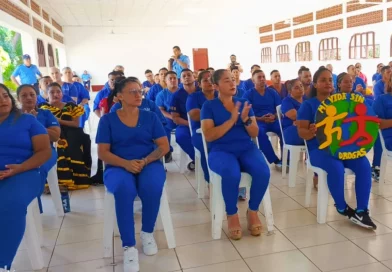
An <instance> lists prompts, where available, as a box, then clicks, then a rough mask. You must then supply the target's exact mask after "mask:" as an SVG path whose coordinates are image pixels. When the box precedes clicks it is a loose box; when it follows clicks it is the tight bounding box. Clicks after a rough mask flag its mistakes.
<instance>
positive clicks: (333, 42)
mask: <svg viewBox="0 0 392 272" xmlns="http://www.w3.org/2000/svg"><path fill="white" fill-rule="evenodd" d="M340 59H341V57H340V48H339V39H338V38H327V39H322V40H321V41H320V45H319V60H321V61H327V60H340Z"/></svg>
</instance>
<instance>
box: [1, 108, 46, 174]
mask: <svg viewBox="0 0 392 272" xmlns="http://www.w3.org/2000/svg"><path fill="white" fill-rule="evenodd" d="M41 134H48V133H47V132H46V129H45V128H44V127H43V126H42V125H41V124H40V123H39V122H38V120H37V119H36V118H35V117H34V116H33V115H31V114H22V115H21V116H19V117H15V114H14V113H11V114H10V115H9V116H8V118H7V119H6V120H4V121H3V122H2V123H1V124H0V135H1V141H0V150H1V152H0V171H2V170H5V169H6V168H5V166H6V165H8V164H21V163H23V162H24V161H26V160H27V159H29V158H30V157H31V156H33V153H34V150H33V143H32V141H31V138H32V137H34V136H36V135H41Z"/></svg>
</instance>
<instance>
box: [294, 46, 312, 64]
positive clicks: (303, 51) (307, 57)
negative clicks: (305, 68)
mask: <svg viewBox="0 0 392 272" xmlns="http://www.w3.org/2000/svg"><path fill="white" fill-rule="evenodd" d="M295 61H312V51H311V50H310V42H299V43H297V45H296V46H295Z"/></svg>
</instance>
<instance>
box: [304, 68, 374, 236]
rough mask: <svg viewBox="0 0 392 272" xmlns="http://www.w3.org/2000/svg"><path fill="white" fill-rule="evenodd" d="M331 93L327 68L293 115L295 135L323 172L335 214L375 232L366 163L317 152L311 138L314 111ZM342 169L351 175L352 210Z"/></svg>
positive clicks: (313, 135)
mask: <svg viewBox="0 0 392 272" xmlns="http://www.w3.org/2000/svg"><path fill="white" fill-rule="evenodd" d="M333 89H334V87H333V80H332V73H331V72H330V71H329V70H328V69H327V68H325V67H320V68H319V70H318V71H317V72H316V73H315V74H314V77H313V88H312V91H311V97H312V98H310V99H309V100H306V101H304V102H303V103H302V105H301V107H300V109H299V110H298V113H297V127H298V134H299V136H300V137H301V138H303V139H304V140H306V142H307V147H308V152H309V156H310V162H311V164H312V165H313V166H316V167H319V168H321V169H323V170H325V171H326V172H327V174H328V175H327V183H328V187H329V191H330V192H331V195H332V197H333V199H334V200H335V206H336V209H337V211H338V213H340V214H341V215H343V216H347V217H348V218H349V219H350V220H351V221H352V222H354V223H355V224H358V225H360V226H362V227H365V228H368V229H376V228H377V226H376V225H375V224H374V223H373V221H372V220H371V218H370V216H369V211H368V205H369V197H370V189H371V186H372V180H371V167H370V164H369V161H368V159H367V158H366V157H361V158H358V159H353V160H339V159H338V158H336V157H332V156H331V155H330V154H328V153H327V152H326V151H324V150H320V149H319V144H318V141H317V140H316V138H315V134H316V127H315V124H314V120H315V115H316V111H317V108H318V107H319V106H320V104H321V102H322V101H324V100H325V99H327V97H328V96H329V95H330V94H331V93H332V92H333ZM344 168H349V169H351V170H352V171H353V172H354V173H355V192H356V196H357V209H356V210H353V209H352V208H351V207H350V206H348V205H347V203H346V200H345V198H344V183H345V179H344Z"/></svg>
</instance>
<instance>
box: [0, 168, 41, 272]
mask: <svg viewBox="0 0 392 272" xmlns="http://www.w3.org/2000/svg"><path fill="white" fill-rule="evenodd" d="M41 188H42V180H41V176H40V173H39V170H38V169H34V170H30V171H27V172H23V173H20V174H17V175H15V176H12V177H9V178H6V179H4V180H1V181H0V222H1V223H0V268H4V267H7V269H10V268H11V265H12V262H13V260H14V258H15V255H16V252H17V250H18V248H19V245H20V243H21V242H22V238H23V235H24V232H25V229H26V214H27V206H28V205H29V204H30V203H31V201H32V200H33V199H34V198H36V197H37V195H38V194H39V192H40V190H41Z"/></svg>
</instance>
